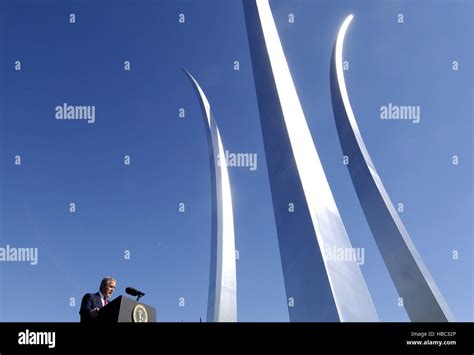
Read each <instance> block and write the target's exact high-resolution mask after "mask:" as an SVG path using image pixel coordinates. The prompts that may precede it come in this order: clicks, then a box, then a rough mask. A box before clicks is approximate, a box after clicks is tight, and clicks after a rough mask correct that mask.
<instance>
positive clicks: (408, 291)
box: [331, 15, 454, 322]
mask: <svg viewBox="0 0 474 355" xmlns="http://www.w3.org/2000/svg"><path fill="white" fill-rule="evenodd" d="M352 18H353V16H352V15H350V16H348V17H347V18H346V20H345V21H344V22H343V24H342V26H341V28H340V30H339V34H338V37H337V40H336V43H335V46H334V49H333V55H332V60H331V96H332V105H333V111H334V118H335V120H336V126H337V132H338V135H339V141H340V143H341V147H342V150H343V152H344V155H346V156H348V157H349V164H348V169H349V173H350V176H351V179H352V182H353V185H354V188H355V190H356V192H357V196H358V198H359V201H360V204H361V206H362V209H363V211H364V214H365V217H366V219H367V222H368V223H369V226H370V229H371V230H372V234H373V236H374V238H375V241H376V242H377V246H378V248H379V250H380V253H381V254H382V257H383V259H384V262H385V265H386V266H387V269H388V271H389V273H390V276H391V277H392V280H393V282H394V284H395V286H396V288H397V290H398V293H399V295H400V297H402V298H403V304H404V307H405V309H406V311H407V313H408V316H409V317H410V319H411V320H412V321H418V322H429V321H454V316H453V315H452V313H451V311H450V309H449V307H448V305H447V303H446V301H445V300H444V298H443V296H442V295H441V292H440V291H439V289H438V287H437V286H436V283H435V282H434V279H433V277H432V276H431V275H430V273H429V271H428V269H427V268H426V266H425V264H424V263H423V261H422V259H421V257H420V255H419V253H418V251H417V250H416V248H415V245H414V244H413V242H412V240H411V238H410V235H409V234H408V232H407V230H406V229H405V227H404V225H403V223H402V221H401V219H400V217H399V216H398V213H397V212H396V210H395V208H394V206H393V204H392V201H391V200H390V197H389V196H388V194H387V191H386V190H385V188H384V186H383V184H382V180H381V179H380V177H379V174H378V173H377V170H375V166H374V164H373V162H372V159H371V158H370V156H369V153H368V151H367V148H366V147H365V144H364V141H363V139H362V136H361V134H360V131H359V128H358V126H357V122H356V119H355V116H354V113H353V111H352V107H351V104H350V101H349V97H348V94H347V88H346V83H345V80H344V71H343V61H342V60H343V59H342V51H343V44H344V37H345V35H346V31H347V28H348V27H349V24H350V23H351V21H352Z"/></svg>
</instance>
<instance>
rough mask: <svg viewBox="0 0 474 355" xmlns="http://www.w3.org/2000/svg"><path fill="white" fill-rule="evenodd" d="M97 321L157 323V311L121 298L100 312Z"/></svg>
mask: <svg viewBox="0 0 474 355" xmlns="http://www.w3.org/2000/svg"><path fill="white" fill-rule="evenodd" d="M96 320H97V321H98V322H104V323H105V322H107V323H127V322H133V323H152V322H156V309H155V308H154V307H151V306H149V305H146V304H144V303H141V302H137V301H135V300H132V299H131V298H128V297H125V296H119V297H117V298H116V299H114V300H113V301H112V302H110V303H109V304H107V305H106V306H104V307H102V308H101V309H100V310H99V315H98V316H97V318H96Z"/></svg>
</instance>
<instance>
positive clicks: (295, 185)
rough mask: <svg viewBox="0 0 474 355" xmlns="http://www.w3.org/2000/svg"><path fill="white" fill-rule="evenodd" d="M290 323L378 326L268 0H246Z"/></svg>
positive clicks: (245, 9)
mask: <svg viewBox="0 0 474 355" xmlns="http://www.w3.org/2000/svg"><path fill="white" fill-rule="evenodd" d="M243 6H244V13H245V20H246V26H247V35H248V40H249V45H250V53H251V58H252V66H253V74H254V79H255V86H256V91H257V99H258V107H259V112H260V121H261V127H262V133H263V139H264V147H265V155H266V160H267V166H268V175H269V181H270V187H271V193H272V199H273V210H274V216H275V222H276V227H277V233H278V241H279V246H280V255H281V261H282V267H283V275H284V280H285V288H286V293H287V297H288V300H289V302H288V303H289V304H288V306H289V307H288V309H289V314H290V320H291V321H377V320H378V317H377V314H376V311H375V308H374V305H373V303H372V299H371V297H370V294H369V291H368V289H367V286H366V283H365V281H364V278H363V276H362V273H361V270H360V268H359V265H357V263H356V262H355V261H354V260H337V259H334V258H328V257H327V256H328V250H334V249H336V250H351V249H352V246H351V243H350V241H349V238H348V236H347V233H346V230H345V228H344V225H343V223H342V220H341V217H340V215H339V211H338V209H337V206H336V203H335V201H334V198H333V196H332V192H331V189H330V187H329V184H328V181H327V179H326V176H325V173H324V170H323V167H322V165H321V162H320V160H319V156H318V153H317V151H316V147H315V145H314V143H313V139H312V137H311V133H310V131H309V129H308V125H307V122H306V118H305V116H304V113H303V110H302V108H301V104H300V102H299V98H298V95H297V93H296V89H295V86H294V84H293V80H292V78H291V74H290V71H289V68H288V64H287V62H286V58H285V55H284V52H283V48H282V46H281V43H280V39H279V36H278V32H277V29H276V26H275V22H274V19H273V16H272V12H271V9H270V5H269V3H268V1H267V0H257V1H255V0H243Z"/></svg>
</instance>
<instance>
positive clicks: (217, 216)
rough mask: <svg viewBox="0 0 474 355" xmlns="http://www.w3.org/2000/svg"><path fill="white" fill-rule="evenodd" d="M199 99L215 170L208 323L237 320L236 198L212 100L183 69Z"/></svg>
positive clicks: (213, 171)
mask: <svg viewBox="0 0 474 355" xmlns="http://www.w3.org/2000/svg"><path fill="white" fill-rule="evenodd" d="M183 71H184V72H185V74H186V76H187V77H188V78H189V79H190V80H191V82H192V84H193V87H194V89H195V91H196V94H197V96H198V98H199V103H200V106H201V110H202V114H203V118H204V124H205V127H206V136H207V143H208V147H209V165H210V169H211V185H212V187H211V194H212V197H211V200H212V231H211V271H210V279H209V299H208V306H207V321H208V322H235V321H237V280H236V267H235V239H234V219H233V212H232V195H231V189H230V182H229V174H228V171H227V166H226V164H225V163H224V164H220V163H219V157H223V156H224V154H225V153H224V147H223V144H222V139H221V136H220V133H219V128H218V127H217V124H216V122H215V120H214V115H213V113H212V110H211V106H210V104H209V101H208V100H207V97H206V95H205V94H204V91H203V90H202V88H201V86H200V85H199V83H198V82H197V81H196V79H194V77H193V76H192V75H191V74H190V73H189V72H188V71H186V70H184V69H183Z"/></svg>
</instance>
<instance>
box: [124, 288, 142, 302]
mask: <svg viewBox="0 0 474 355" xmlns="http://www.w3.org/2000/svg"><path fill="white" fill-rule="evenodd" d="M125 292H126V293H128V294H129V295H130V296H137V301H138V300H139V299H140V298H141V297H143V296H145V293H143V292H142V291H139V290H137V289H136V288H133V287H127V288H126V289H125Z"/></svg>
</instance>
